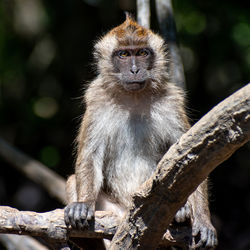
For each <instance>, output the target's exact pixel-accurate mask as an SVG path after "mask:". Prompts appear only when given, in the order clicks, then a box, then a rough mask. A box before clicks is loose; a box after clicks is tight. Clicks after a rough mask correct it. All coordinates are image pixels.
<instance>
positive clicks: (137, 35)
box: [94, 14, 168, 82]
mask: <svg viewBox="0 0 250 250" xmlns="http://www.w3.org/2000/svg"><path fill="white" fill-rule="evenodd" d="M126 46H142V47H144V46H145V47H149V48H151V49H152V50H153V52H154V55H155V57H154V58H155V60H154V66H153V67H152V70H151V72H150V75H151V76H152V80H153V81H158V82H159V81H160V82H162V81H164V82H166V79H168V68H167V62H168V60H167V50H166V44H165V42H164V39H163V38H162V37H160V36H159V35H157V34H155V33H154V32H153V31H151V30H150V29H147V28H145V27H143V26H141V25H139V24H138V23H137V22H136V21H135V20H134V19H133V18H132V17H131V16H130V15H128V14H127V15H126V20H125V21H124V22H123V23H122V24H121V25H119V26H117V27H115V28H113V29H112V30H111V31H109V32H108V33H107V34H106V35H104V36H103V37H102V38H100V39H99V41H98V42H97V43H96V45H95V47H94V57H95V60H96V64H97V70H98V73H99V74H100V75H102V77H104V81H105V79H107V81H108V82H110V79H112V81H114V82H115V81H117V78H116V76H115V73H114V68H113V63H112V55H113V52H114V51H115V50H117V49H119V48H122V47H126ZM156 78H157V79H156ZM163 78H164V80H163Z"/></svg>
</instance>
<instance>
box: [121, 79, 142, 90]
mask: <svg viewBox="0 0 250 250" xmlns="http://www.w3.org/2000/svg"><path fill="white" fill-rule="evenodd" d="M145 86H146V81H131V82H125V84H124V87H125V89H127V90H129V91H137V90H141V89H143V88H144V87H145Z"/></svg>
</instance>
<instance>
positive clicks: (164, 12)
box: [155, 0, 185, 88]
mask: <svg viewBox="0 0 250 250" xmlns="http://www.w3.org/2000/svg"><path fill="white" fill-rule="evenodd" d="M155 4H156V12H157V19H158V23H159V27H160V33H161V35H162V37H163V38H164V40H165V41H166V43H167V45H168V51H169V58H170V81H171V82H174V83H175V84H176V85H177V86H179V87H181V88H184V87H185V75H184V69H183V64H182V59H181V54H180V50H179V47H178V41H177V32H176V25H175V20H174V14H173V8H172V3H171V0H156V2H155Z"/></svg>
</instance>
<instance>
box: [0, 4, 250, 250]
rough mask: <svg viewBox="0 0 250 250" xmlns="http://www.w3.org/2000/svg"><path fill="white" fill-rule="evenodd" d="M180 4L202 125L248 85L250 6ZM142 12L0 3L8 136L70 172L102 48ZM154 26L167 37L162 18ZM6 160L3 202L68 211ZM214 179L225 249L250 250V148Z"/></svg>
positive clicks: (0, 110) (1, 106)
mask: <svg viewBox="0 0 250 250" xmlns="http://www.w3.org/2000/svg"><path fill="white" fill-rule="evenodd" d="M173 5H174V12H175V18H176V23H177V30H178V36H179V41H180V48H181V52H182V57H183V62H184V67H185V75H186V80H187V94H188V107H189V112H190V117H191V119H192V122H193V123H194V122H196V121H197V120H198V119H199V118H200V117H201V116H203V115H204V114H205V113H206V112H208V111H209V110H210V109H211V108H212V107H213V106H215V105H216V104H217V103H218V102H220V101H222V100H223V99H224V98H226V97H227V96H229V95H230V94H231V93H233V92H234V91H236V90H237V89H239V88H240V87H242V86H244V85H245V84H247V83H248V82H249V78H250V3H249V2H248V1H237V2H236V1H228V0H221V1H215V0H212V1H198V0H196V1H188V0H174V1H173ZM135 9H136V6H135V1H133V0H128V1H122V0H120V1H109V0H73V1H69V0H60V1H58V0H53V1H50V0H2V1H0V136H1V137H3V138H4V139H6V140H7V141H9V142H10V143H12V144H13V145H15V146H16V147H18V148H19V149H20V150H22V151H23V152H25V153H27V154H28V155H30V156H32V157H33V158H35V159H37V160H39V161H41V162H42V163H44V164H45V165H47V166H48V167H49V168H51V169H53V170H54V171H56V172H57V173H59V174H60V175H62V176H63V177H67V176H68V175H69V174H71V173H72V172H73V165H74V157H73V154H72V151H73V141H74V138H75V137H76V132H77V128H78V125H79V117H80V116H81V115H82V113H83V111H84V107H83V105H82V103H81V98H80V97H81V96H82V94H83V89H84V85H85V84H86V82H88V81H90V80H91V79H93V77H94V76H95V72H94V70H93V67H92V63H93V60H92V47H93V43H94V41H95V40H96V39H98V37H99V36H100V35H102V34H103V33H104V32H106V31H107V30H109V29H110V28H112V27H114V26H116V25H118V24H120V23H121V22H122V21H123V20H124V11H125V10H128V11H130V12H132V13H136V11H135ZM152 11H154V6H152ZM152 19H153V20H156V18H155V14H154V13H152ZM153 29H154V30H155V31H158V30H157V29H158V27H157V22H156V21H153ZM0 164H1V174H0V204H1V205H9V206H14V207H17V208H19V209H22V210H34V211H48V210H50V209H54V208H57V207H62V204H60V203H57V202H55V201H54V200H53V199H52V198H51V197H48V195H47V193H46V192H45V191H44V190H42V189H41V188H40V187H38V186H37V185H36V184H34V183H33V182H32V181H30V180H28V179H27V178H25V177H23V175H21V174H20V173H18V172H16V170H15V169H14V168H12V167H11V166H10V165H9V164H7V163H6V162H5V161H3V160H2V159H1V158H0ZM210 180H211V188H210V189H211V211H212V216H213V221H214V224H215V225H216V228H217V230H218V234H219V241H220V245H219V247H218V249H223V250H224V249H227V250H230V249H232V250H235V249H240V250H243V249H244V250H245V249H250V226H249V224H250V145H249V143H248V144H247V145H245V146H244V147H242V148H241V149H240V150H238V151H237V152H236V153H235V154H234V155H233V156H232V157H231V158H230V159H229V160H227V161H226V162H224V163H223V164H221V166H219V167H218V168H217V169H215V170H214V171H213V173H212V174H211V177H210Z"/></svg>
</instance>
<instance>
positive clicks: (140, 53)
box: [136, 49, 149, 56]
mask: <svg viewBox="0 0 250 250" xmlns="http://www.w3.org/2000/svg"><path fill="white" fill-rule="evenodd" d="M148 54H149V51H148V50H147V49H140V50H139V51H138V52H137V54H136V55H137V56H147V55H148Z"/></svg>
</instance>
